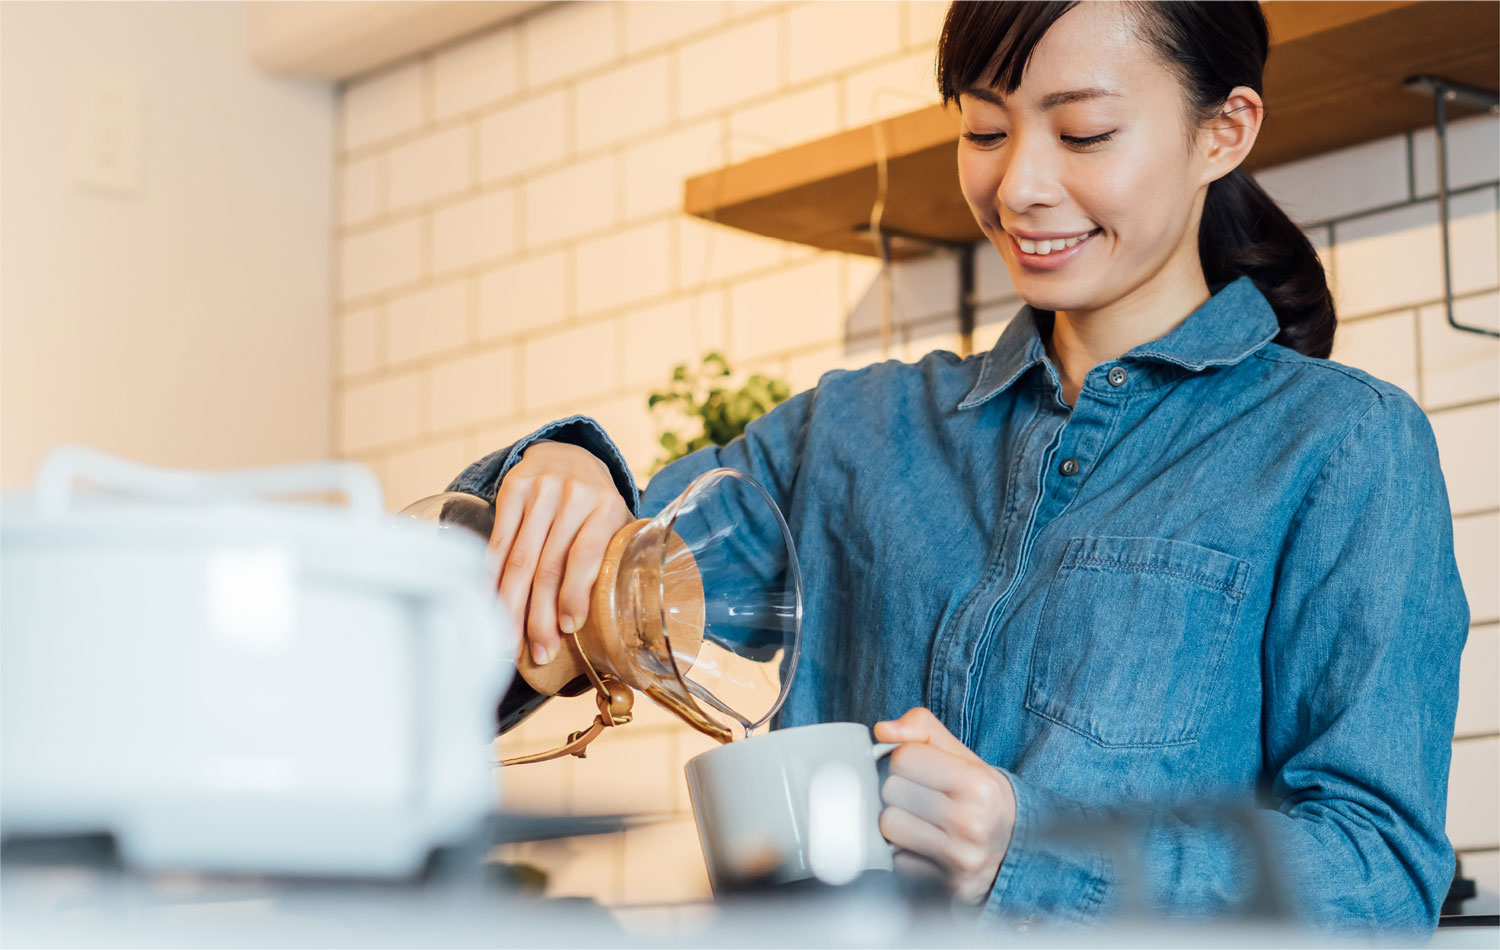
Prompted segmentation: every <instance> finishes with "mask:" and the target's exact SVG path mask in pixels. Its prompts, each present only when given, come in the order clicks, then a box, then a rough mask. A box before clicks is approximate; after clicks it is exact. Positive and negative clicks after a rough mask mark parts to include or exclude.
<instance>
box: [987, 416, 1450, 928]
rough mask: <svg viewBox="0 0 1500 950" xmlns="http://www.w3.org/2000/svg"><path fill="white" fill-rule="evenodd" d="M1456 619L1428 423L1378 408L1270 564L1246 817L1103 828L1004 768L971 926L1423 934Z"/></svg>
mask: <svg viewBox="0 0 1500 950" xmlns="http://www.w3.org/2000/svg"><path fill="white" fill-rule="evenodd" d="M1468 624H1469V608H1468V602H1467V601H1466V599H1465V597H1464V593H1463V588H1462V585H1461V583H1460V580H1459V574H1458V566H1457V562H1456V559H1455V557H1454V551H1453V525H1452V516H1451V512H1450V510H1449V503H1448V495H1447V489H1446V486H1445V485H1444V482H1443V476H1442V471H1441V469H1440V467H1439V464H1438V453H1437V444H1436V440H1435V439H1434V437H1433V434H1432V428H1431V425H1430V423H1429V422H1428V420H1427V417H1426V416H1425V415H1424V414H1423V412H1422V410H1421V409H1420V408H1419V407H1418V406H1417V405H1416V403H1415V402H1413V401H1412V400H1411V399H1410V397H1407V396H1406V395H1405V394H1402V393H1383V394H1380V395H1379V396H1378V398H1377V399H1376V400H1375V401H1374V402H1373V403H1372V404H1371V405H1370V406H1369V407H1368V408H1367V409H1366V410H1365V411H1364V412H1363V414H1362V415H1361V416H1360V417H1359V418H1358V419H1357V420H1356V421H1355V422H1354V423H1353V424H1352V425H1351V426H1350V428H1349V429H1348V430H1347V432H1346V433H1345V435H1344V437H1343V438H1342V440H1341V442H1340V443H1339V445H1338V447H1337V448H1336V449H1335V450H1334V451H1333V452H1332V453H1331V454H1330V455H1329V457H1328V458H1327V459H1326V460H1325V461H1324V463H1323V465H1322V467H1321V470H1320V471H1319V472H1318V473H1317V475H1316V476H1315V478H1314V479H1313V481H1312V484H1311V487H1310V488H1309V490H1308V493H1307V495H1306V496H1305V498H1304V500H1303V502H1302V504H1301V506H1300V508H1299V510H1298V512H1297V514H1296V516H1295V518H1294V519H1293V521H1292V524H1291V528H1290V531H1289V534H1288V537H1287V539H1286V542H1285V545H1284V547H1283V551H1282V554H1281V557H1280V559H1279V562H1278V564H1277V565H1276V580H1275V587H1274V590H1273V594H1272V601H1271V604H1270V606H1269V609H1268V614H1267V618H1266V626H1265V632H1264V640H1263V644H1262V670H1263V684H1264V686H1263V698H1262V704H1263V710H1262V734H1263V768H1262V782H1261V785H1262V789H1261V791H1262V796H1261V798H1262V800H1261V801H1260V802H1259V803H1258V807H1255V806H1252V807H1249V808H1247V809H1246V811H1245V813H1244V814H1243V815H1241V816H1239V817H1238V818H1236V817H1234V816H1233V815H1232V814H1231V811H1232V809H1228V808H1222V807H1221V808H1218V809H1214V808H1207V807H1206V808H1197V809H1193V808H1181V809H1177V808H1167V807H1164V806H1155V807H1152V806H1150V805H1144V806H1142V807H1141V808H1139V809H1135V810H1134V811H1133V812H1132V813H1130V814H1126V812H1125V811H1124V810H1118V811H1117V812H1116V813H1115V814H1114V815H1112V816H1111V815H1105V814H1102V813H1101V811H1100V810H1097V809H1091V808H1089V807H1085V806H1084V805H1083V804H1080V803H1078V802H1075V801H1070V800H1068V799H1066V798H1063V797H1062V796H1059V795H1056V794H1054V793H1052V792H1050V791H1048V790H1047V789H1043V788H1038V787H1036V786H1034V785H1033V784H1031V783H1030V782H1028V781H1026V780H1025V779H1024V778H1020V777H1017V776H1015V775H1014V774H1011V773H1010V772H1006V775H1007V777H1008V778H1010V780H1011V782H1012V784H1013V785H1014V786H1015V791H1016V801H1017V818H1016V825H1015V829H1014V831H1013V833H1012V839H1011V846H1010V849H1009V850H1008V852H1007V854H1006V856H1005V860H1004V862H1003V863H1002V864H1001V867H1000V871H999V874H998V875H997V876H996V879H995V883H994V885H993V887H992V890H991V893H990V895H989V898H988V900H987V902H986V903H985V905H984V906H983V907H982V908H981V914H982V915H984V916H986V917H990V918H994V919H998V920H1002V921H1011V922H1013V923H1015V922H1019V923H1020V924H1021V926H1026V925H1029V923H1030V922H1031V921H1032V919H1033V918H1040V917H1047V918H1051V919H1054V920H1057V921H1061V922H1063V923H1064V925H1080V924H1088V923H1094V922H1098V921H1101V920H1103V919H1105V918H1107V917H1108V916H1110V915H1111V913H1112V912H1114V911H1120V910H1124V909H1128V908H1130V907H1131V906H1132V905H1134V907H1135V908H1136V909H1139V910H1143V911H1145V912H1147V913H1151V914H1154V915H1164V916H1169V917H1198V916H1221V915H1230V914H1234V913H1236V912H1245V911H1250V912H1253V911H1255V910H1261V911H1264V910H1265V909H1267V908H1274V907H1282V908H1285V909H1286V910H1288V911H1289V912H1290V913H1291V914H1293V915H1294V916H1295V917H1296V918H1297V919H1299V920H1300V921H1302V922H1303V923H1304V924H1306V925H1310V926H1312V927H1315V928H1318V929H1328V930H1336V931H1343V932H1347V931H1364V932H1384V933H1390V932H1408V933H1428V934H1430V933H1431V931H1432V930H1433V928H1434V927H1435V926H1436V923H1437V917H1438V913H1439V909H1440V907H1441V905H1442V901H1443V898H1444V895H1445V894H1446V893H1447V890H1448V886H1449V884H1450V882H1451V880H1452V876H1453V850H1452V847H1451V845H1450V844H1449V841H1448V838H1447V835H1446V833H1445V830H1444V828H1445V813H1446V809H1447V786H1448V766H1449V758H1450V756H1451V751H1452V738H1453V722H1454V714H1455V709H1456V706H1457V701H1458V667H1459V656H1460V654H1461V652H1462V650H1463V644H1464V640H1465V639H1466V637H1467V634H1468ZM1088 827H1092V828H1095V829H1103V830H1102V831H1098V832H1096V833H1094V834H1080V833H1078V831H1077V829H1080V828H1088ZM1059 829H1062V830H1061V831H1059ZM1067 829H1073V830H1072V831H1071V833H1070V832H1068V831H1067ZM1268 864H1269V865H1270V866H1269V868H1267V867H1266V865H1268ZM1267 872H1269V875H1270V876H1269V877H1265V876H1264V875H1266V873H1267ZM1142 905H1146V906H1142Z"/></svg>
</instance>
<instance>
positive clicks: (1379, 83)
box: [683, 0, 1500, 257]
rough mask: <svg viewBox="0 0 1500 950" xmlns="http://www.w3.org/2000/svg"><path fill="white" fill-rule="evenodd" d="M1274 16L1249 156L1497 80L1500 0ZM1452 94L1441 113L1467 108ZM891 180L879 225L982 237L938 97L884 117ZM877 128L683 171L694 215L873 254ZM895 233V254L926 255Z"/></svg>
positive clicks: (1368, 5) (1258, 161)
mask: <svg viewBox="0 0 1500 950" xmlns="http://www.w3.org/2000/svg"><path fill="white" fill-rule="evenodd" d="M1263 6H1264V9H1265V12H1266V19H1267V20H1268V22H1269V23H1270V27H1271V52H1270V55H1269V57H1268V59H1267V62H1266V75H1265V90H1264V95H1265V100H1266V119H1265V122H1264V124H1263V125H1262V127H1261V132H1260V138H1259V140H1258V141H1257V142H1256V144H1255V149H1254V151H1253V152H1252V153H1251V156H1250V159H1249V160H1248V161H1247V162H1246V167H1247V168H1250V169H1255V168H1262V167H1267V166H1271V165H1277V164H1280V163H1282V162H1287V161H1291V160H1293V159H1297V158H1303V157H1305V156H1309V155H1316V154H1318V153H1320V152H1326V151H1330V150H1332V149H1338V148H1343V147H1345V146H1348V145H1354V144H1357V143H1360V142H1367V141H1370V140H1372V139H1378V138H1381V137H1383V136H1387V135H1393V134H1396V133H1398V132H1405V131H1409V130H1411V129H1418V128H1422V127H1425V126H1429V125H1431V124H1432V121H1433V102H1432V100H1431V98H1429V97H1426V96H1419V95H1416V94H1414V93H1411V92H1408V91H1407V90H1406V89H1404V88H1403V87H1402V81H1403V80H1404V79H1405V78H1406V77H1408V76H1411V75H1415V74H1419V73H1432V74H1436V75H1439V76H1441V77H1443V78H1445V79H1448V80H1452V81H1455V82H1460V83H1465V84H1468V85H1471V86H1476V87H1479V88H1482V89H1493V88H1494V86H1495V79H1496V75H1497V73H1500V3H1494V2H1466V0H1457V2H1432V0H1429V2H1410V0H1406V2H1304V0H1280V2H1269V3H1265V4H1263ZM1472 112H1473V110H1472V109H1467V108H1464V107H1462V106H1459V105H1456V104H1450V106H1449V117H1450V118H1452V119H1457V118H1462V117H1463V116H1464V115H1468V114H1472ZM879 126H880V131H881V132H882V133H883V134H884V139H885V154H886V156H887V170H888V174H889V187H888V189H887V197H886V208H885V212H884V215H883V218H882V227H883V228H884V229H886V230H887V231H889V232H893V233H896V234H905V235H912V236H915V237H918V238H922V239H925V240H930V241H936V242H940V243H972V242H976V241H982V240H984V235H983V233H982V232H981V231H980V230H979V226H978V225H977V224H975V223H974V218H973V215H972V214H971V213H970V211H969V207H968V205H967V204H966V203H965V202H964V198H963V194H962V193H961V192H960V191H959V188H958V172H957V170H956V167H955V158H954V150H955V148H956V145H957V141H958V132H959V115H958V109H957V108H956V107H950V108H948V109H946V110H945V109H944V108H943V107H942V106H939V105H933V106H929V107H927V108H925V109H921V110H918V111H916V112H911V113H907V114H906V115H901V116H897V117H895V118H891V119H886V120H884V121H883V122H881V123H879ZM875 133H876V127H875V126H874V125H870V126H865V127H863V128H858V129H850V130H848V131H846V132H840V133H839V134H837V135H832V136H829V137H828V138H824V139H819V140H818V141H815V142H808V143H806V144H803V145H798V146H795V147H793V148H789V149H785V150H783V151H780V152H776V153H773V154H770V155H765V156H762V157H760V158H755V159H752V160H750V161H747V162H741V163H739V164H735V165H730V166H728V167H725V168H721V169H718V170H716V171H712V172H709V173H707V174H703V175H698V176H696V177H694V178H691V179H689V180H688V181H687V182H686V184H685V185H684V189H683V192H684V201H683V204H684V210H686V211H687V212H688V213H689V214H693V215H696V216H698V217H701V218H706V219H708V220H711V221H717V222H719V223H720V224H726V225H729V226H731V227H735V228H740V229H742V230H745V231H753V232H755V233H756V234H764V235H767V236H769V237H775V238H781V239H783V240H787V241H796V242H798V243H801V244H811V245H814V246H816V247H823V248H829V249H831V250H837V251H847V252H851V253H856V254H869V255H874V254H875V253H876V248H875V246H874V242H873V241H872V240H871V239H870V237H869V220H870V211H871V206H872V205H873V204H874V201H875V196H876V136H875ZM928 250H930V248H928V247H927V246H925V245H923V244H920V243H915V242H914V243H905V242H902V241H900V240H895V241H893V242H892V254H893V256H895V257H910V256H914V255H918V254H922V253H926V252H927V251H928Z"/></svg>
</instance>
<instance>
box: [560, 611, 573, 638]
mask: <svg viewBox="0 0 1500 950" xmlns="http://www.w3.org/2000/svg"><path fill="white" fill-rule="evenodd" d="M557 626H558V627H559V628H561V630H562V632H563V633H568V634H571V633H572V632H573V630H574V627H575V626H576V625H575V624H574V623H573V618H572V617H569V616H568V615H567V614H563V615H562V617H561V618H559V619H558V621H557Z"/></svg>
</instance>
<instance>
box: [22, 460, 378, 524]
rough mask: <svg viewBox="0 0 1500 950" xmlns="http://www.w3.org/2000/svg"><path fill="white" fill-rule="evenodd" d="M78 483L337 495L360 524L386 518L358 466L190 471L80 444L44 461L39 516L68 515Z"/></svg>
mask: <svg viewBox="0 0 1500 950" xmlns="http://www.w3.org/2000/svg"><path fill="white" fill-rule="evenodd" d="M79 479H87V480H88V481H90V482H93V483H94V484H96V485H99V486H101V487H104V488H110V489H114V490H116V491H123V492H128V493H131V494H135V495H141V496H145V497H148V498H159V499H163V500H167V501H180V502H183V503H195V502H198V503H201V502H205V501H224V500H252V499H255V498H262V497H266V496H275V495H305V494H319V493H326V492H337V493H339V494H342V495H343V496H344V498H345V499H346V500H347V502H348V505H349V512H350V514H351V515H352V516H353V517H354V518H356V519H358V520H361V521H371V520H376V519H378V518H381V517H382V516H384V514H385V499H384V495H383V493H382V491H381V488H380V482H379V481H378V480H377V479H376V478H375V475H374V473H373V472H371V471H370V470H369V469H368V468H366V467H365V466H363V465H360V464H358V463H356V462H309V463H305V464H300V465H277V466H269V467H265V468H246V469H238V470H231V471H225V472H192V471H184V470H180V469H170V468H158V467H156V466H152V465H146V464H143V463H141V462H133V461H131V460H129V459H123V458H120V457H118V456H115V455H110V454H108V453H106V452H100V451H99V450H97V449H91V448H88V447H87V446H82V445H62V446H58V447H57V448H55V449H53V450H52V451H50V452H48V453H47V455H46V457H45V458H43V459H42V464H41V465H40V466H39V467H38V469H37V477H36V505H37V511H38V513H39V514H41V515H42V516H44V517H58V516H60V515H62V514H63V513H64V512H66V511H67V510H68V507H69V505H70V504H71V503H72V500H73V486H74V483H75V482H76V481H78V480H79Z"/></svg>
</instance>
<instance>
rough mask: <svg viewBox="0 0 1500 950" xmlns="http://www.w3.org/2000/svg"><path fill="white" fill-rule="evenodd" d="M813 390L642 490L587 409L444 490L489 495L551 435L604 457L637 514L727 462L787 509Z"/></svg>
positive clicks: (495, 455) (652, 510)
mask: <svg viewBox="0 0 1500 950" xmlns="http://www.w3.org/2000/svg"><path fill="white" fill-rule="evenodd" d="M817 392H818V390H817V389H816V388H814V389H809V390H806V391H805V392H801V393H798V394H797V395H795V396H793V397H791V398H790V399H788V400H786V401H785V402H783V403H781V404H780V405H777V406H776V407H774V408H773V409H771V411H769V412H767V413H765V414H764V415H762V416H759V417H757V418H755V419H753V420H751V422H750V423H749V424H748V425H746V426H745V431H744V433H743V434H742V435H739V436H737V437H735V439H734V440H733V441H731V442H730V443H729V444H728V445H724V446H716V445H710V446H705V447H704V448H701V449H699V450H698V451H696V452H693V453H691V454H689V455H687V456H684V457H683V458H680V459H677V460H676V461H675V462H672V463H671V464H669V465H667V466H665V467H663V468H662V470H661V471H659V472H657V473H656V475H655V477H653V478H652V479H651V481H650V483H649V484H648V485H647V486H646V490H645V491H640V490H639V489H637V487H636V484H635V478H634V477H633V476H632V475H631V472H630V468H629V466H627V465H626V464H625V459H624V456H623V455H621V453H620V450H619V448H618V447H617V446H616V445H615V443H614V442H613V441H612V440H611V439H610V437H609V435H608V434H606V433H605V431H604V429H603V427H602V426H600V425H599V423H598V422H596V421H594V420H593V419H590V418H589V417H587V416H569V417H568V418H566V419H560V420H558V421H556V422H551V423H548V424H547V425H545V426H542V427H541V428H540V429H537V430H536V431H535V432H532V433H531V434H530V435H528V436H526V437H525V438H523V439H521V440H520V441H518V442H516V443H514V444H512V445H508V446H505V447H504V448H501V449H497V450H496V451H494V452H491V453H490V454H489V455H486V456H485V457H484V458H481V459H479V460H478V461H475V462H473V463H472V464H470V465H469V466H468V467H467V468H465V469H464V470H463V471H462V472H461V473H459V475H458V477H456V478H455V479H454V480H453V481H452V482H451V483H450V484H449V485H448V491H464V492H469V493H470V494H474V495H478V496H480V497H481V498H484V499H486V500H487V501H491V502H493V501H494V500H495V495H496V493H497V492H498V491H499V490H500V482H501V481H502V480H503V479H504V478H505V476H506V474H507V473H508V472H509V471H510V470H511V469H512V468H513V467H515V464H516V463H517V462H519V461H520V460H521V455H522V453H523V452H525V451H526V450H527V449H528V448H530V447H531V446H533V445H535V444H536V443H537V442H540V441H553V442H563V443H567V444H569V445H576V446H579V447H580V448H584V449H587V450H588V451H590V452H592V453H593V454H594V455H596V456H597V457H598V458H599V460H600V461H602V462H604V464H605V465H607V466H608V467H609V470H610V474H611V475H613V476H614V481H615V487H616V488H617V489H618V490H619V492H620V497H622V498H624V499H625V503H626V504H627V505H629V506H630V511H631V514H633V515H634V516H635V517H637V518H650V517H653V516H654V515H656V513H657V512H659V511H661V509H662V508H664V507H666V505H667V503H668V502H670V501H671V500H672V499H673V498H676V497H677V495H679V494H680V493H681V492H682V491H683V490H684V489H685V488H687V486H688V485H689V484H690V483H691V482H692V481H693V479H695V478H697V477H698V476H699V475H702V474H703V473H704V472H707V471H709V470H710V469H714V468H732V469H734V470H736V471H738V472H740V473H742V474H744V475H748V476H749V477H751V478H753V479H755V481H757V482H759V483H760V485H761V487H762V488H764V489H765V490H766V492H767V494H769V495H770V496H771V500H772V501H774V502H776V506H777V507H778V508H780V509H781V511H782V512H787V511H789V510H790V506H791V498H792V486H793V484H794V482H795V481H796V477H797V471H798V467H799V462H800V459H801V455H802V449H803V445H804V442H805V440H806V433H807V428H808V423H809V420H810V418H811V415H812V411H813V405H814V403H815V400H816V394H817Z"/></svg>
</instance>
